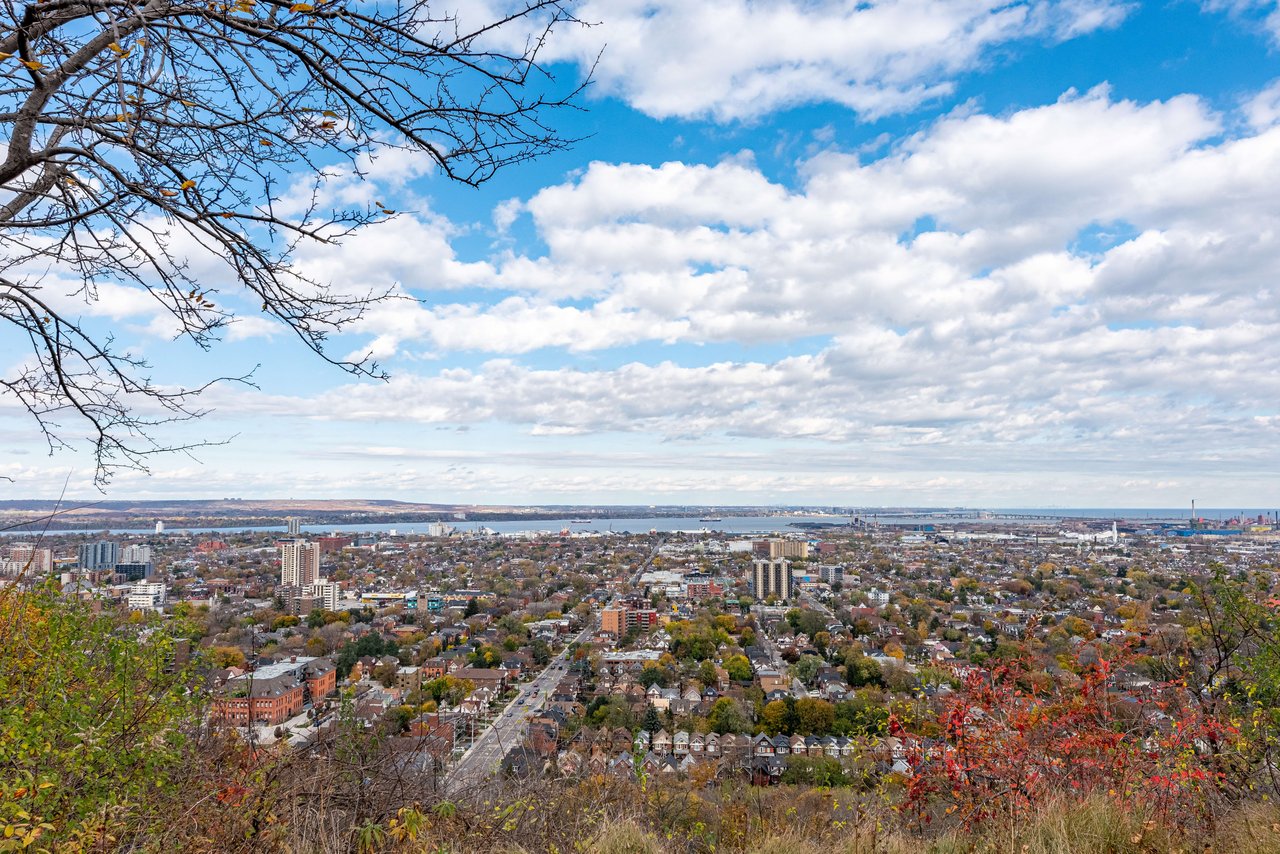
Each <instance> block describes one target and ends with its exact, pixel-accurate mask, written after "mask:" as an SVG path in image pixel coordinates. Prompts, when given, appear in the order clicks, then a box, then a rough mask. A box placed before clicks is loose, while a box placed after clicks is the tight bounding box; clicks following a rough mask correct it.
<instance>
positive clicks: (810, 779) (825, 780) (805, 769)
mask: <svg viewBox="0 0 1280 854" xmlns="http://www.w3.org/2000/svg"><path fill="white" fill-rule="evenodd" d="M782 782H784V783H794V784H797V785H806V786H826V787H828V788H831V787H835V786H845V785H848V784H849V780H848V779H847V778H846V777H845V772H844V767H843V766H842V765H841V764H840V760H839V759H834V758H832V757H830V756H788V757H787V770H786V771H784V772H782Z"/></svg>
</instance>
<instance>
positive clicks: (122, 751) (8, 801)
mask: <svg viewBox="0 0 1280 854" xmlns="http://www.w3.org/2000/svg"><path fill="white" fill-rule="evenodd" d="M174 653H175V640H174V637H173V635H171V634H170V633H168V632H167V631H164V630H161V629H157V628H153V627H150V626H146V625H143V624H141V623H135V622H129V621H121V620H120V619H118V618H116V617H115V616H112V615H104V614H100V613H95V611H94V610H93V609H92V608H91V607H89V606H87V605H82V604H78V603H69V602H66V601H63V600H61V599H59V598H58V597H56V596H55V594H53V593H52V592H51V591H48V590H36V591H32V592H26V591H20V590H18V589H16V588H12V587H11V588H7V589H5V590H4V591H2V592H0V698H3V700H2V702H0V825H2V826H3V828H2V830H0V833H3V836H2V837H0V848H3V847H10V848H18V847H30V846H32V845H35V844H36V843H37V842H39V843H40V846H41V847H42V846H46V845H50V846H52V845H57V846H59V847H61V848H63V849H66V850H75V849H91V848H92V849H104V850H105V849H111V848H113V847H115V846H116V845H117V844H119V843H120V842H121V840H122V839H124V838H125V837H127V836H128V835H130V834H131V833H134V832H136V831H137V830H138V829H140V828H146V827H147V826H149V825H150V824H152V823H153V822H155V823H159V822H161V821H162V820H163V818H164V810H165V809H166V808H167V807H168V806H169V805H170V804H171V801H170V796H171V795H172V794H173V792H174V788H175V787H174V785H173V780H174V777H175V774H176V773H177V772H178V771H179V770H180V769H181V767H182V764H183V757H184V756H185V752H186V747H187V744H188V741H189V739H190V738H191V736H192V731H191V728H190V725H191V724H192V722H193V721H197V720H198V715H197V714H196V711H195V707H196V704H197V702H198V700H199V697H198V694H197V693H196V692H194V691H193V690H192V689H191V686H192V680H191V678H190V674H189V673H186V672H184V670H183V669H182V668H180V667H176V666H175V656H174Z"/></svg>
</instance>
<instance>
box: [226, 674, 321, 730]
mask: <svg viewBox="0 0 1280 854" xmlns="http://www.w3.org/2000/svg"><path fill="white" fill-rule="evenodd" d="M337 687H338V671H337V669H336V668H335V667H334V666H333V662H331V661H330V660H329V659H327V658H293V659H291V660H289V661H279V662H276V663H275V664H269V665H267V666H266V667H259V668H258V669H257V670H255V671H253V672H252V673H246V674H244V675H242V676H236V677H233V678H231V679H228V680H227V681H226V682H225V683H224V684H223V685H222V686H221V688H219V689H218V693H217V696H216V697H215V698H214V701H213V719H214V720H215V721H219V722H221V723H226V724H230V725H231V726H249V725H250V724H251V723H252V724H257V725H263V724H265V725H267V726H276V725H278V724H281V723H284V722H285V721H287V720H289V718H292V717H296V716H298V715H300V714H302V710H303V708H305V707H306V704H307V703H315V702H316V701H318V700H320V699H322V698H324V697H327V696H329V695H330V694H332V693H334V691H336V690H337Z"/></svg>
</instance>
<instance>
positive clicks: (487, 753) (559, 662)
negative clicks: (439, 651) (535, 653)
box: [444, 626, 595, 794]
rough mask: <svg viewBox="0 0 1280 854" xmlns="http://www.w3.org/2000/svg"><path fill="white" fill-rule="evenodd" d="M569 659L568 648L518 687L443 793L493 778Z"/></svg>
mask: <svg viewBox="0 0 1280 854" xmlns="http://www.w3.org/2000/svg"><path fill="white" fill-rule="evenodd" d="M594 631H595V630H594V628H592V627H591V626H588V627H587V628H585V629H583V630H582V632H580V633H579V634H578V636H577V637H576V638H574V640H575V641H577V642H579V643H581V642H583V641H585V640H586V639H587V638H588V637H590V636H591V634H592V632H594ZM568 658H569V644H566V645H565V648H564V649H563V650H561V652H560V654H559V655H557V656H556V657H555V658H553V659H551V662H550V663H549V664H548V665H547V666H546V668H545V669H544V670H543V671H542V672H541V673H539V674H538V675H537V676H536V677H534V678H533V680H532V681H530V682H527V683H525V684H524V685H522V686H521V687H520V692H519V693H518V694H517V695H516V696H515V697H514V698H512V700H511V702H510V703H508V704H507V707H506V708H505V709H503V710H501V711H499V712H498V717H497V719H496V720H495V721H494V722H493V725H492V726H490V727H489V728H488V729H487V730H485V731H484V733H483V734H482V735H481V736H480V737H479V738H478V739H476V741H475V744H473V745H471V747H470V748H468V749H467V751H466V752H465V753H463V754H462V756H461V757H460V758H459V759H458V761H457V763H456V764H455V765H454V766H453V767H452V768H451V769H449V771H448V773H447V774H445V783H444V786H445V791H446V792H448V793H450V794H454V793H457V792H463V791H466V790H467V789H469V788H472V787H476V786H478V785H480V784H481V783H483V782H484V781H485V780H486V779H488V778H489V777H491V776H495V775H496V774H497V773H498V771H499V769H500V768H501V766H502V760H503V759H504V758H506V755H507V753H508V752H509V751H511V750H512V749H513V748H516V747H519V746H520V744H521V743H522V742H523V741H524V736H525V731H526V730H527V729H528V726H529V718H531V717H533V714H534V708H535V707H536V706H538V704H539V703H541V702H542V700H543V699H545V698H546V697H547V695H548V694H550V692H551V689H552V688H554V687H556V685H557V684H559V682H560V678H561V677H562V676H564V674H565V667H566V665H567V663H568Z"/></svg>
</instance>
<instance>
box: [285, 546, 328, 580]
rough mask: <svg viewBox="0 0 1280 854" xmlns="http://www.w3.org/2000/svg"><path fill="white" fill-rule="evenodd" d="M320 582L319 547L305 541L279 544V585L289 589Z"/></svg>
mask: <svg viewBox="0 0 1280 854" xmlns="http://www.w3.org/2000/svg"><path fill="white" fill-rule="evenodd" d="M319 580H320V546H319V545H318V544H316V543H309V542H307V541H306V540H291V541H289V542H286V543H281V544H280V583H281V584H287V585H289V586H291V587H301V586H304V585H308V584H315V583H316V582H317V581H319Z"/></svg>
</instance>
